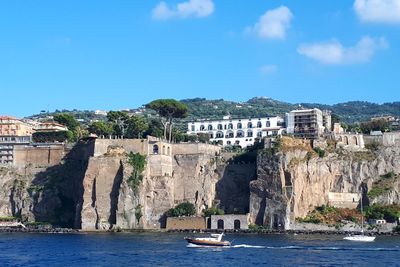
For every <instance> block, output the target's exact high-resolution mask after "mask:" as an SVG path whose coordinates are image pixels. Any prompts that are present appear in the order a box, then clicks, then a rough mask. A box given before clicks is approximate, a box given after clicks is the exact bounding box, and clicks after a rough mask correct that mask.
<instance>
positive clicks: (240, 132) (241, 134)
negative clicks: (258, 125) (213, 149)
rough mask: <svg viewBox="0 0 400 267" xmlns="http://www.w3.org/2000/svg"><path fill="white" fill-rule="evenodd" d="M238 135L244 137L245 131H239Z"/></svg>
mask: <svg viewBox="0 0 400 267" xmlns="http://www.w3.org/2000/svg"><path fill="white" fill-rule="evenodd" d="M236 137H239V138H240V137H244V132H243V131H237V132H236Z"/></svg>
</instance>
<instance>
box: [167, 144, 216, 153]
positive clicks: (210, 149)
mask: <svg viewBox="0 0 400 267" xmlns="http://www.w3.org/2000/svg"><path fill="white" fill-rule="evenodd" d="M173 150H174V151H173V155H186V154H210V155H216V154H219V153H220V152H221V147H220V146H215V145H210V144H203V143H180V144H174V145H173Z"/></svg>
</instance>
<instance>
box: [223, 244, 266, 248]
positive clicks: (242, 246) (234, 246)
mask: <svg viewBox="0 0 400 267" xmlns="http://www.w3.org/2000/svg"><path fill="white" fill-rule="evenodd" d="M231 247H232V248H265V246H252V245H245V244H242V245H233V246H231Z"/></svg>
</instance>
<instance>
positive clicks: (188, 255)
mask: <svg viewBox="0 0 400 267" xmlns="http://www.w3.org/2000/svg"><path fill="white" fill-rule="evenodd" d="M184 236H185V234H175V233H174V234H170V233H91V234H86V233H79V234H27V233H1V234H0V265H1V266H46V267H50V266H251V265H252V266H267V265H268V266H344V265H345V266H400V237H381V236H378V237H377V239H376V241H375V242H372V243H354V242H350V241H345V240H343V239H342V237H341V236H324V235H284V234H282V235H261V234H260V235H258V234H235V235H234V234H228V235H226V239H227V240H233V245H234V246H233V247H231V248H191V247H187V244H186V241H185V240H183V237H184Z"/></svg>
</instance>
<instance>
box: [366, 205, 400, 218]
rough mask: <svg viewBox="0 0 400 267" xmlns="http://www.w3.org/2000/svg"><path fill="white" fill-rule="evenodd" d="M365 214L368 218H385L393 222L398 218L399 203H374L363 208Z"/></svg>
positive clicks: (399, 213) (399, 212)
mask: <svg viewBox="0 0 400 267" xmlns="http://www.w3.org/2000/svg"><path fill="white" fill-rule="evenodd" d="M365 215H366V217H367V218H368V219H385V220H386V221H388V222H395V221H396V220H397V219H398V218H400V205H390V206H382V205H378V204H374V205H372V206H369V207H366V208H365Z"/></svg>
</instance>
